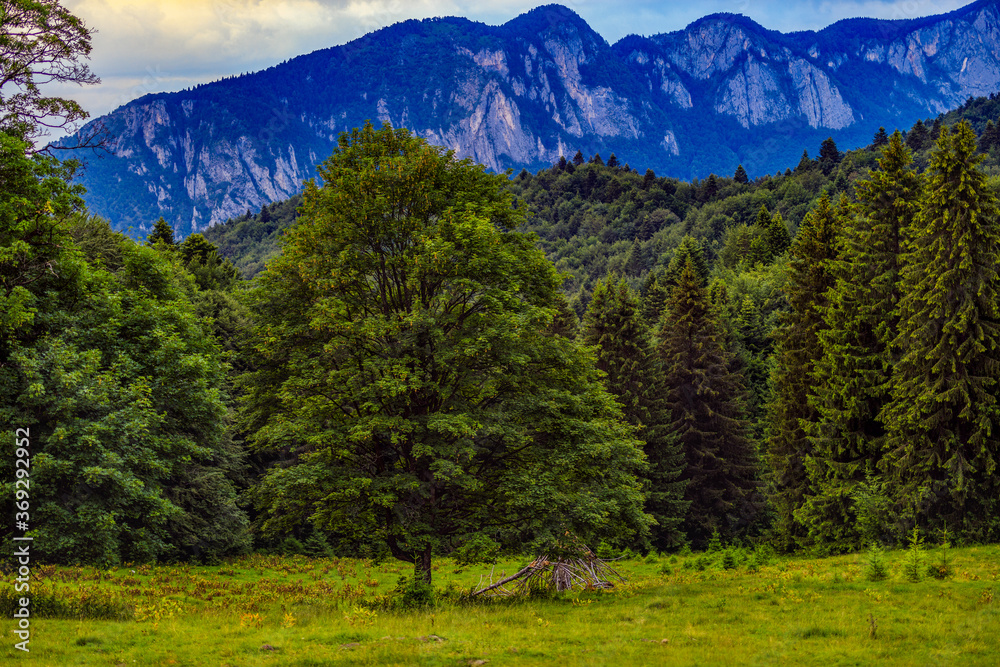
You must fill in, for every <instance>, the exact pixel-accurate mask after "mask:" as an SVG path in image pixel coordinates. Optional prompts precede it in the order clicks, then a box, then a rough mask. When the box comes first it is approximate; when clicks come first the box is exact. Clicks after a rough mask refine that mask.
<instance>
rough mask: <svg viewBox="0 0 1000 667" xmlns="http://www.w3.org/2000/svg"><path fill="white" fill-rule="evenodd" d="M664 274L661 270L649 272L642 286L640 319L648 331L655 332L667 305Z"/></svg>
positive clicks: (667, 287) (666, 286)
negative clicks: (648, 328)
mask: <svg viewBox="0 0 1000 667" xmlns="http://www.w3.org/2000/svg"><path fill="white" fill-rule="evenodd" d="M668 289H669V286H668V284H667V279H666V274H665V273H664V272H663V270H662V269H660V270H658V271H650V272H649V275H647V276H646V281H645V282H644V283H643V285H642V319H643V320H644V321H645V322H646V325H647V326H648V327H650V329H653V330H655V328H656V327H658V326H659V323H660V316H661V315H662V314H663V308H664V307H665V306H666V303H667V292H668Z"/></svg>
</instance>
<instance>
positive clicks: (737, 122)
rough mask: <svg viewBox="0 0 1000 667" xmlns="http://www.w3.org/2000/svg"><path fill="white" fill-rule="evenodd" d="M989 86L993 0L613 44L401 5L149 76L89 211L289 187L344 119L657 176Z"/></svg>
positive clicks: (196, 218)
mask: <svg viewBox="0 0 1000 667" xmlns="http://www.w3.org/2000/svg"><path fill="white" fill-rule="evenodd" d="M637 27H638V26H637ZM997 90H1000V2H997V0H991V1H981V2H976V3H974V4H971V5H968V6H966V7H964V8H962V9H959V10H956V11H954V12H951V13H948V14H943V15H938V16H930V17H925V18H920V19H909V20H896V21H888V20H877V19H849V20H845V21H840V22H838V23H835V24H833V25H831V26H829V27H827V28H825V29H823V30H820V31H818V32H813V31H805V32H795V33H788V34H783V33H780V32H776V31H772V30H767V29H765V28H764V27H762V26H760V25H759V24H757V23H755V22H754V21H752V20H750V19H748V18H746V17H744V16H740V15H735V14H713V15H711V16H706V17H704V18H702V19H699V20H698V21H695V22H694V23H692V24H691V25H689V26H687V27H686V28H684V29H683V30H679V31H676V32H672V33H666V34H660V35H652V36H649V37H643V36H638V35H630V36H627V37H625V38H623V39H621V40H619V41H618V42H616V43H615V44H609V43H608V42H606V41H605V40H604V39H603V38H602V37H601V36H600V35H598V34H597V33H596V32H594V31H593V30H592V29H591V28H590V27H589V26H588V25H587V23H586V22H585V21H584V20H583V19H582V18H580V17H579V16H578V15H577V14H575V13H574V12H573V11H571V10H570V9H567V8H566V7H562V6H559V5H547V6H542V7H538V8H536V9H533V10H531V11H529V12H527V13H525V14H523V15H521V16H518V17H517V18H515V19H513V20H511V21H509V22H507V23H505V24H503V25H501V26H488V25H485V24H482V23H476V22H473V21H469V20H467V19H464V18H438V19H427V20H423V21H417V20H411V21H406V22H403V23H398V24H396V25H393V26H390V27H387V28H384V29H382V30H379V31H377V32H373V33H371V34H368V35H365V36H364V37H361V38H359V39H357V40H354V41H352V42H349V43H348V44H344V45H341V46H335V47H332V48H329V49H323V50H319V51H315V52H313V53H310V54H306V55H302V56H299V57H297V58H294V59H291V60H288V61H286V62H284V63H282V64H280V65H276V66H274V67H271V68H269V69H267V70H264V71H261V72H255V73H251V74H245V75H243V76H238V77H231V78H227V79H223V80H220V81H216V82H213V83H209V84H205V85H202V86H198V87H196V88H192V89H189V90H184V91H179V92H173V93H161V94H153V95H147V96H145V97H142V98H140V99H137V100H134V101H132V102H130V103H128V104H126V105H124V106H122V107H119V108H118V109H116V110H115V111H113V112H111V113H110V114H108V115H106V116H103V117H101V118H98V119H95V120H94V121H92V123H93V124H100V125H101V126H103V129H104V131H105V132H106V133H107V136H108V137H109V139H108V143H107V146H106V148H107V151H105V152H103V153H99V154H97V155H93V156H89V157H87V156H84V157H85V159H86V163H87V166H86V169H85V170H84V171H83V173H82V174H81V176H80V181H81V182H82V183H83V184H84V185H85V186H86V187H87V189H88V195H87V200H88V205H89V207H90V210H91V212H93V213H96V214H99V215H101V216H103V217H106V218H108V219H109V220H111V222H112V224H113V225H114V227H115V228H117V229H123V230H124V229H129V228H131V229H132V232H133V233H134V234H136V235H142V234H144V233H145V230H148V229H149V228H151V226H152V223H153V222H154V221H155V220H156V219H157V218H158V217H160V216H163V217H164V218H165V219H166V220H167V221H168V222H170V223H171V224H172V225H174V227H175V229H176V230H177V231H178V232H179V233H180V234H181V235H187V234H190V233H192V232H195V231H198V230H201V229H204V228H205V227H208V226H211V225H214V224H216V223H218V222H221V221H224V220H226V219H228V218H230V217H233V216H236V215H240V214H243V213H244V212H246V211H247V210H259V209H260V207H261V206H262V205H264V204H267V203H269V202H274V201H278V200H282V199H285V198H287V197H289V196H291V195H293V194H294V193H296V192H298V191H299V190H300V189H301V185H302V181H303V180H304V179H307V178H311V177H313V176H314V175H315V173H316V172H315V165H316V164H317V163H318V162H320V161H322V160H324V159H325V158H326V157H328V156H329V155H330V153H331V152H332V151H333V149H334V148H335V147H336V143H337V138H338V136H339V134H340V133H341V132H343V131H346V130H350V129H351V128H353V127H357V126H360V125H362V124H364V122H365V121H366V120H371V121H372V122H374V123H381V122H388V123H391V124H392V125H394V126H397V127H406V128H409V129H410V130H412V131H413V132H414V133H416V134H417V135H419V136H422V137H424V138H426V139H427V140H428V141H429V142H431V143H433V144H437V145H441V146H445V147H447V148H449V149H453V150H454V151H455V153H456V154H457V155H458V156H460V157H471V158H472V159H474V160H476V161H478V162H481V163H483V164H485V165H486V166H488V167H489V168H490V169H494V170H497V171H502V170H505V169H514V170H519V169H529V170H537V169H538V168H541V167H544V166H548V165H550V164H552V163H553V162H555V161H557V160H558V159H559V157H560V156H566V157H571V156H573V155H574V154H575V153H576V152H577V151H580V152H582V153H583V154H584V155H592V154H595V153H600V154H602V155H603V156H604V157H605V158H607V157H609V156H610V154H612V153H614V154H615V155H616V157H617V158H618V160H619V162H622V163H627V164H629V165H630V166H631V167H632V168H636V169H639V170H640V171H642V170H645V169H647V168H649V169H653V170H654V171H655V172H656V174H657V175H669V176H676V177H679V178H685V179H688V178H703V177H706V176H708V175H709V174H711V173H716V174H721V175H731V174H732V173H733V171H734V170H735V169H736V167H737V166H738V165H740V164H742V165H744V167H745V169H746V170H747V172H749V174H750V175H751V177H753V176H759V175H763V174H765V173H771V172H774V171H775V170H778V169H781V170H783V169H784V168H785V167H787V166H794V164H795V163H796V162H797V161H798V158H799V156H800V155H801V153H802V151H803V149H804V148H808V149H810V150H811V151H812V152H815V151H816V150H817V149H818V147H819V145H820V142H821V141H822V140H823V139H825V138H827V137H833V138H834V139H835V141H836V142H837V144H838V146H839V147H841V148H842V149H843V148H851V147H856V146H860V145H864V144H867V143H868V142H869V141H870V140H871V138H872V136H873V134H874V132H875V131H877V130H878V128H879V127H880V126H885V127H886V128H887V129H889V130H892V129H893V128H895V127H900V128H907V127H909V126H910V125H911V124H912V123H913V121H914V120H916V119H919V118H923V117H927V116H932V115H937V114H938V113H940V112H942V111H945V110H948V109H950V108H954V107H956V106H958V105H959V104H961V103H962V102H964V101H965V100H967V99H968V98H969V97H972V96H978V95H989V94H993V93H995V92H996V91H997ZM93 129H94V127H93V125H90V126H88V127H85V128H83V129H82V130H81V134H82V133H88V132H91V131H92V130H93ZM73 141H74V138H73V137H70V138H67V139H66V140H64V142H63V143H64V145H71V144H72V142H73ZM69 152H71V153H72V152H74V151H69Z"/></svg>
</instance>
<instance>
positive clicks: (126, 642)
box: [0, 545, 1000, 667]
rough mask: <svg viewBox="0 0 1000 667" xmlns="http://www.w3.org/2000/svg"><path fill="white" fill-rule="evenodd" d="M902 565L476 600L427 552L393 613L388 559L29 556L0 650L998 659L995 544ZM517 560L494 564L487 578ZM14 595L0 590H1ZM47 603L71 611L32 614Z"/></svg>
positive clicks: (51, 655)
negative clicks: (27, 617) (112, 565)
mask: <svg viewBox="0 0 1000 667" xmlns="http://www.w3.org/2000/svg"><path fill="white" fill-rule="evenodd" d="M907 557H908V555H907V552H903V551H898V552H890V553H887V554H886V555H885V560H886V563H887V565H888V570H889V577H888V578H887V579H885V580H882V581H869V580H868V577H867V576H866V574H867V571H868V559H869V556H868V555H867V554H860V555H851V556H839V557H832V558H824V559H806V558H775V557H773V555H769V554H767V553H764V552H757V553H754V554H751V553H747V552H745V551H738V550H730V551H725V550H724V551H719V552H715V553H706V554H691V555H687V556H660V557H657V556H650V557H648V558H645V559H632V560H627V561H620V562H617V563H616V567H618V569H619V570H620V571H621V572H622V573H623V574H624V575H626V576H627V578H628V584H627V585H624V586H618V587H617V588H616V589H615V590H613V591H604V592H599V591H591V592H575V593H571V594H559V595H549V596H537V597H533V598H531V599H527V600H518V601H511V600H504V601H493V602H489V601H486V602H479V603H474V604H469V603H462V602H460V601H458V599H459V591H460V590H463V589H468V587H470V586H472V585H475V584H476V583H477V582H478V581H479V579H480V576H481V575H483V574H484V573H485V574H487V575H488V574H489V568H485V569H484V568H480V567H467V568H462V567H458V566H457V565H456V564H455V563H454V562H453V561H451V560H449V559H438V560H437V561H436V565H435V572H434V577H435V587H436V588H437V589H438V595H437V597H438V602H437V604H436V605H435V606H434V607H432V608H427V609H423V610H410V611H404V610H395V611H393V610H391V608H390V604H389V601H390V600H391V597H390V595H389V593H390V591H391V590H392V589H393V587H394V586H395V585H396V582H397V580H398V578H399V577H400V576H405V575H409V574H411V570H410V569H409V566H404V565H403V564H401V563H396V562H391V561H390V562H385V563H380V564H378V563H372V562H369V561H362V560H353V559H316V560H309V559H305V558H301V557H294V558H280V557H261V556H253V557H248V558H244V559H241V560H238V561H234V562H232V563H227V564H225V565H222V566H218V567H196V566H180V567H169V566H148V565H144V566H138V567H120V568H117V569H114V570H111V571H100V570H95V569H93V568H65V567H52V566H36V567H35V568H34V571H33V573H32V574H33V576H34V577H36V579H35V580H34V581H33V587H32V594H33V596H34V599H33V602H32V604H33V605H34V606H35V609H34V611H35V614H36V616H35V617H32V619H31V640H30V644H29V647H30V649H31V651H30V653H24V652H22V651H19V650H16V649H15V648H14V643H15V642H16V641H18V639H17V638H16V636H15V635H14V634H12V630H13V629H14V628H15V624H14V622H13V621H12V620H11V618H10V614H9V613H6V612H5V614H4V615H5V616H6V619H5V620H3V621H2V622H0V623H2V626H0V627H2V628H3V636H4V642H3V645H2V646H0V659H2V662H3V664H5V665H6V664H10V665H14V664H31V665H56V666H59V667H62V666H66V665H115V666H124V667H127V666H129V665H232V666H234V667H235V666H237V665H240V666H244V665H330V664H337V665H410V664H419V665H490V666H496V665H708V664H718V665H723V664H724V665H809V664H818V665H824V666H831V667H832V666H833V665H871V664H876V663H877V664H880V665H990V666H994V665H997V664H1000V600H995V599H994V596H995V594H996V593H1000V590H998V589H1000V586H998V578H1000V545H994V546H987V547H969V548H962V549H950V550H948V555H947V558H948V561H949V568H950V573H949V576H947V577H944V578H941V579H938V578H934V577H932V576H930V575H929V574H928V570H927V568H928V567H929V566H934V565H936V564H939V563H940V562H941V558H942V550H940V549H939V550H934V549H929V550H927V551H926V552H925V553H924V554H923V561H922V563H921V569H920V573H919V574H920V577H921V580H920V581H917V582H912V581H909V580H908V578H907V572H906V568H905V562H906V560H907ZM522 564H523V563H519V562H517V561H513V560H512V561H507V562H504V563H501V564H498V565H497V569H496V573H495V574H499V573H500V571H501V570H503V571H506V572H507V573H513V572H514V571H516V569H517V568H518V567H519V566H520V565H522ZM5 579H6V581H8V582H9V581H11V580H12V577H11V576H10V575H7V576H6V577H5ZM4 587H6V588H4ZM10 592H11V589H10V584H9V583H4V584H0V600H2V599H3V598H4V596H6V597H7V598H8V599H9V597H10ZM442 598H443V599H442ZM44 613H49V614H60V615H62V616H64V618H37V615H39V614H44ZM68 615H75V616H76V617H75V618H65V616H68ZM80 615H84V616H86V618H79V616H80ZM96 617H101V618H96Z"/></svg>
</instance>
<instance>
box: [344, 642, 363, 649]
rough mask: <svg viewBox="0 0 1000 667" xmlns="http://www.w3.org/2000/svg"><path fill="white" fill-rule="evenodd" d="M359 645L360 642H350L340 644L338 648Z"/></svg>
mask: <svg viewBox="0 0 1000 667" xmlns="http://www.w3.org/2000/svg"><path fill="white" fill-rule="evenodd" d="M359 646H361V643H360V642H351V643H349V644H341V645H340V648H341V650H343V649H347V648H357V647H359Z"/></svg>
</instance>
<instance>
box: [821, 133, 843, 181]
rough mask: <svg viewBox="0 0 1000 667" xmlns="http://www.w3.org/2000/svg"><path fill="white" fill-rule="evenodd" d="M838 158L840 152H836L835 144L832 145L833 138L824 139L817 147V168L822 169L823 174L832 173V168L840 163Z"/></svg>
mask: <svg viewBox="0 0 1000 667" xmlns="http://www.w3.org/2000/svg"><path fill="white" fill-rule="evenodd" d="M840 158H841V155H840V151H839V150H837V144H836V143H834V141H833V137H827V138H826V139H824V140H823V143H822V144H820V147H819V166H820V168H822V169H823V173H824V174H829V173H830V172H832V171H833V169H834V167H836V166H837V164H838V163H839V162H840Z"/></svg>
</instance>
